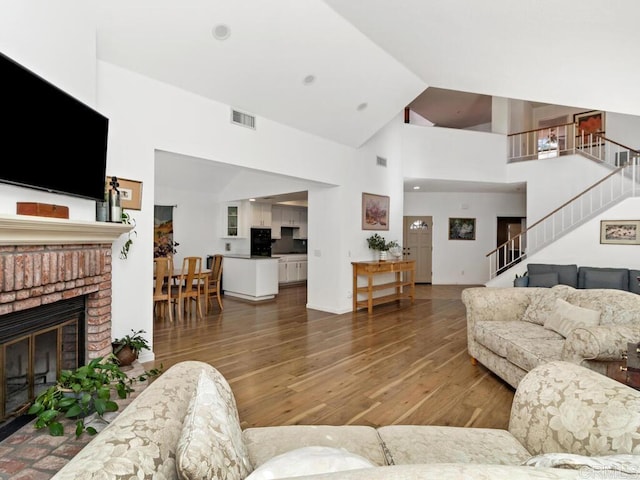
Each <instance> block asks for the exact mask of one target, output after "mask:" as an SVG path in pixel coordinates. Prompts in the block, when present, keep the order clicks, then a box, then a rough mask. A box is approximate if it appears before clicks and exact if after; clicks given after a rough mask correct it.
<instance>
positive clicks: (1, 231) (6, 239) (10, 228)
mask: <svg viewBox="0 0 640 480" xmlns="http://www.w3.org/2000/svg"><path fill="white" fill-rule="evenodd" d="M132 228H133V225H129V224H126V223H109V222H93V221H85V220H67V219H62V218H49V217H36V216H30V215H0V245H56V244H89V243H113V242H114V241H115V240H116V239H117V238H118V237H119V236H120V235H122V234H123V233H126V232H128V231H129V230H131V229H132Z"/></svg>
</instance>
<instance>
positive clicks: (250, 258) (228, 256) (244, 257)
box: [224, 254, 276, 260]
mask: <svg viewBox="0 0 640 480" xmlns="http://www.w3.org/2000/svg"><path fill="white" fill-rule="evenodd" d="M224 257H225V258H241V259H243V260H273V259H275V258H276V257H262V256H259V255H254V256H251V255H240V254H238V255H224Z"/></svg>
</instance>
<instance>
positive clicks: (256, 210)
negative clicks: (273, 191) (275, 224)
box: [251, 202, 271, 228]
mask: <svg viewBox="0 0 640 480" xmlns="http://www.w3.org/2000/svg"><path fill="white" fill-rule="evenodd" d="M251 226H252V227H260V228H270V227H271V204H270V203H259V202H251Z"/></svg>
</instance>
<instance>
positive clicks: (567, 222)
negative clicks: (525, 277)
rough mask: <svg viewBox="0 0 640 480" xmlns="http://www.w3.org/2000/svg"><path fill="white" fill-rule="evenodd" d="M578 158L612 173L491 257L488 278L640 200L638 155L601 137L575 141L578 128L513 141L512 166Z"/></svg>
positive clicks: (512, 137)
mask: <svg viewBox="0 0 640 480" xmlns="http://www.w3.org/2000/svg"><path fill="white" fill-rule="evenodd" d="M571 154H579V155H582V156H584V157H586V158H588V159H590V160H593V161H595V162H598V163H601V164H602V165H605V166H607V167H608V168H610V169H611V170H612V171H611V172H610V173H609V174H607V175H606V176H605V177H604V178H602V179H601V180H600V181H598V182H596V183H595V184H593V185H591V186H590V187H589V188H587V189H586V190H584V191H583V192H582V193H580V194H578V195H576V196H575V197H573V198H572V199H570V200H569V201H568V202H566V203H564V204H563V205H561V206H560V207H558V208H556V209H555V210H554V211H552V212H551V213H549V214H548V215H546V216H544V217H543V218H541V219H540V220H538V221H537V222H535V223H534V224H533V225H530V226H529V227H528V228H527V229H526V230H524V231H523V232H522V233H520V234H519V235H516V236H514V237H513V238H511V239H510V240H508V241H507V242H505V243H503V244H502V245H500V246H498V247H497V248H496V249H495V250H493V251H491V252H489V253H488V254H487V257H488V259H489V278H490V279H493V278H495V277H496V276H497V275H499V274H501V273H504V272H506V271H507V270H508V269H509V268H511V267H512V266H514V265H516V264H517V263H519V262H521V261H522V260H523V259H525V258H526V256H527V255H532V254H533V253H535V252H537V251H539V250H541V249H542V248H544V247H545V246H547V245H549V244H550V243H552V242H554V241H555V240H557V239H558V238H560V237H561V236H563V235H565V234H566V233H568V232H569V231H571V230H573V229H574V228H576V227H578V226H579V225H582V224H583V223H585V222H587V221H588V220H590V219H592V218H594V217H595V216H597V215H598V214H600V213H601V212H603V211H605V210H607V209H609V208H611V207H612V206H613V205H615V204H617V203H619V202H621V201H622V200H624V199H626V198H629V197H635V196H640V183H639V181H640V168H639V164H640V152H638V151H637V150H634V149H632V148H629V147H626V146H624V145H622V144H620V143H617V142H614V141H613V140H610V139H608V138H606V137H605V136H603V135H602V134H599V133H591V134H586V133H584V132H582V131H581V132H580V134H579V135H576V125H575V124H564V125H557V126H554V127H548V128H542V129H538V130H530V131H527V132H522V133H516V134H512V135H509V162H517V161H531V160H538V159H543V158H552V157H556V156H563V155H571Z"/></svg>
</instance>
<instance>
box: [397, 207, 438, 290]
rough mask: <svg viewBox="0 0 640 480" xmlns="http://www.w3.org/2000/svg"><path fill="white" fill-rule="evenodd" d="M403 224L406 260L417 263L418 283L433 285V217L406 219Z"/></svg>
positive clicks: (403, 249)
mask: <svg viewBox="0 0 640 480" xmlns="http://www.w3.org/2000/svg"><path fill="white" fill-rule="evenodd" d="M403 224H404V232H403V241H402V243H403V248H402V253H403V256H404V259H405V260H415V261H416V283H431V281H432V268H431V266H432V252H433V243H432V242H433V217H431V216H428V217H404V222H403Z"/></svg>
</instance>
